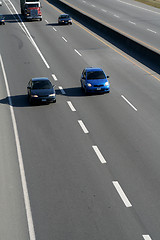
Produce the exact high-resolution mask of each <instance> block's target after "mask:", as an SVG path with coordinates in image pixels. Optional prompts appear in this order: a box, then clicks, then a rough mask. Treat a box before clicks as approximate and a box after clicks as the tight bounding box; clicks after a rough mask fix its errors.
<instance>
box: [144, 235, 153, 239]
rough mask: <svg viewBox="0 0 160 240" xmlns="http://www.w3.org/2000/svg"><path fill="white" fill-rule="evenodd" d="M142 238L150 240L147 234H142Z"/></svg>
mask: <svg viewBox="0 0 160 240" xmlns="http://www.w3.org/2000/svg"><path fill="white" fill-rule="evenodd" d="M142 236H143V238H144V240H152V239H151V237H150V236H149V235H142Z"/></svg>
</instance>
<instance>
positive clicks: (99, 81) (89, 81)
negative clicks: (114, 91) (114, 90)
mask: <svg viewBox="0 0 160 240" xmlns="http://www.w3.org/2000/svg"><path fill="white" fill-rule="evenodd" d="M106 82H108V80H107V79H92V80H87V83H90V84H92V85H96V84H98V85H99V84H105V83H106Z"/></svg>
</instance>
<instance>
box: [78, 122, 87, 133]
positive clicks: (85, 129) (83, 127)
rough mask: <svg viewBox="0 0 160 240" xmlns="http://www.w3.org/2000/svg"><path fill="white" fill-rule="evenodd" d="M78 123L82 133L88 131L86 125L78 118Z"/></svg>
mask: <svg viewBox="0 0 160 240" xmlns="http://www.w3.org/2000/svg"><path fill="white" fill-rule="evenodd" d="M78 123H79V125H80V126H81V128H82V130H83V132H84V133H89V131H88V130H87V128H86V126H85V125H84V123H83V121H82V120H78Z"/></svg>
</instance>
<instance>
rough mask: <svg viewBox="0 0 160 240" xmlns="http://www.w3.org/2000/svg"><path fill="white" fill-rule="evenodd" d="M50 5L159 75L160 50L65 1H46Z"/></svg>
mask: <svg viewBox="0 0 160 240" xmlns="http://www.w3.org/2000/svg"><path fill="white" fill-rule="evenodd" d="M48 1H49V2H50V3H52V4H53V5H55V6H56V7H58V8H59V9H61V10H62V11H63V12H65V13H69V14H70V15H71V17H72V18H73V19H75V20H77V21H78V22H80V23H81V24H83V25H84V26H85V27H87V28H88V29H90V30H91V31H93V32H95V33H96V34H98V35H100V36H101V37H103V38H104V39H105V40H106V41H108V42H110V43H111V44H113V45H114V46H116V47H118V48H119V49H121V50H122V51H124V52H125V53H126V54H128V55H130V56H131V57H133V58H135V59H136V60H137V61H139V62H141V63H142V64H144V65H146V66H147V67H149V68H150V69H152V70H153V71H155V72H157V73H160V67H159V66H160V50H158V49H156V48H154V47H152V46H150V45H147V44H145V43H144V42H142V41H140V40H138V39H135V38H134V37H132V36H130V35H128V34H127V33H125V32H121V31H120V30H118V29H116V28H114V27H112V26H111V25H109V24H107V23H105V22H104V21H101V20H100V19H97V18H96V17H94V16H92V15H90V14H88V13H86V12H84V11H83V10H81V9H78V8H77V7H75V6H73V5H72V4H70V3H68V2H66V1H65V0H48Z"/></svg>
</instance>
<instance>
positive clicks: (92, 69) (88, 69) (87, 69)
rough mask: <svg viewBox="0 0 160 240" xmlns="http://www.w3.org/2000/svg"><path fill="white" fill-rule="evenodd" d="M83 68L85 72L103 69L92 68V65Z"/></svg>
mask: <svg viewBox="0 0 160 240" xmlns="http://www.w3.org/2000/svg"><path fill="white" fill-rule="evenodd" d="M85 70H86V71H87V72H93V71H95V72H96V71H103V70H102V69H101V68H93V67H88V68H85Z"/></svg>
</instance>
